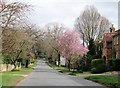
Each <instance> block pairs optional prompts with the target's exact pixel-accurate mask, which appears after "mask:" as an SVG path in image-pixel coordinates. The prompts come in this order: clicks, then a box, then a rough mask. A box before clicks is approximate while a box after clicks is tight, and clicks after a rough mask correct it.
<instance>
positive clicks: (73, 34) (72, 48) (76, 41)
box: [58, 30, 89, 69]
mask: <svg viewBox="0 0 120 88" xmlns="http://www.w3.org/2000/svg"><path fill="white" fill-rule="evenodd" d="M58 46H59V50H60V53H61V55H62V56H64V57H65V58H66V60H67V61H68V68H69V69H70V61H71V58H72V56H73V55H79V56H81V57H83V56H84V55H85V54H86V53H87V52H88V51H89V50H88V49H87V48H86V47H84V46H83V45H82V44H81V38H80V35H79V33H78V32H77V31H76V30H69V31H66V32H65V33H64V34H62V35H61V36H60V37H59V38H58Z"/></svg>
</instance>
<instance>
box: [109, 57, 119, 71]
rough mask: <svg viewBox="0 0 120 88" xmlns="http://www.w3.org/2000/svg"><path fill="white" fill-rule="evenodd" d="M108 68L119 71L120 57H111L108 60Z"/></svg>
mask: <svg viewBox="0 0 120 88" xmlns="http://www.w3.org/2000/svg"><path fill="white" fill-rule="evenodd" d="M108 69H109V70H110V71H112V70H115V71H119V70H120V59H116V58H111V59H109V60H108Z"/></svg>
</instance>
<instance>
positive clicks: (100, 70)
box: [91, 65, 107, 74]
mask: <svg viewBox="0 0 120 88" xmlns="http://www.w3.org/2000/svg"><path fill="white" fill-rule="evenodd" d="M106 71H107V66H106V65H99V66H97V67H93V68H92V69H91V73H93V74H97V73H103V72H106Z"/></svg>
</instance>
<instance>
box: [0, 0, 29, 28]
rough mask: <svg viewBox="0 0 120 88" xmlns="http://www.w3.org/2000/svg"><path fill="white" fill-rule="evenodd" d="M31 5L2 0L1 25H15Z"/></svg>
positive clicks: (0, 5) (0, 8)
mask: <svg viewBox="0 0 120 88" xmlns="http://www.w3.org/2000/svg"><path fill="white" fill-rule="evenodd" d="M28 7H29V5H27V4H24V3H19V2H12V3H9V2H7V1H6V0H0V25H1V26H2V28H4V29H5V28H7V27H13V26H14V25H15V24H17V23H19V22H20V20H21V19H22V17H23V14H24V13H25V12H26V11H27V10H29V9H28Z"/></svg>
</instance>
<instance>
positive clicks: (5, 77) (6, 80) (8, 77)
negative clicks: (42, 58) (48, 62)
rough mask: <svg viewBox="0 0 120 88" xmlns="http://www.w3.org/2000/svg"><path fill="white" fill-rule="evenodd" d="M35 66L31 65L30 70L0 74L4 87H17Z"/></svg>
mask: <svg viewBox="0 0 120 88" xmlns="http://www.w3.org/2000/svg"><path fill="white" fill-rule="evenodd" d="M35 64H36V63H35ZM35 64H34V65H30V66H29V67H28V68H21V69H18V70H12V71H6V72H2V73H1V74H0V77H2V86H15V85H16V84H17V83H18V82H19V81H21V80H22V79H23V78H25V77H26V76H27V75H28V74H29V73H30V72H31V71H32V70H33V67H34V66H35Z"/></svg>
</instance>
